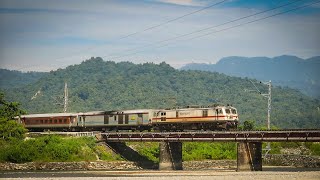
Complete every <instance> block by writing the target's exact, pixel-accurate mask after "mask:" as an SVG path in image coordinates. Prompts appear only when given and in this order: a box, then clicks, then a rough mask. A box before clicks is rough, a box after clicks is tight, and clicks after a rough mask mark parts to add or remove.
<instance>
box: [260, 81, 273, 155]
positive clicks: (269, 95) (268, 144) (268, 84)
mask: <svg viewBox="0 0 320 180" xmlns="http://www.w3.org/2000/svg"><path fill="white" fill-rule="evenodd" d="M260 83H262V82H260ZM263 84H266V85H267V86H268V94H261V95H262V96H264V97H266V98H268V116H267V128H268V130H270V113H271V86H272V85H271V80H270V81H269V82H265V83H263ZM265 150H266V154H265V156H266V155H267V154H268V153H269V152H270V150H271V146H270V142H268V143H267V147H266V149H265Z"/></svg>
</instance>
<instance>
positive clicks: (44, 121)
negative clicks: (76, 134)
mask: <svg viewBox="0 0 320 180" xmlns="http://www.w3.org/2000/svg"><path fill="white" fill-rule="evenodd" d="M77 117H78V115H77V114H72V113H52V114H30V115H22V116H21V117H20V118H18V119H19V121H20V123H22V124H24V126H25V127H26V128H27V129H29V130H31V131H43V130H49V129H50V130H66V131H67V130H68V129H69V128H70V127H71V126H72V125H73V124H75V123H76V121H77Z"/></svg>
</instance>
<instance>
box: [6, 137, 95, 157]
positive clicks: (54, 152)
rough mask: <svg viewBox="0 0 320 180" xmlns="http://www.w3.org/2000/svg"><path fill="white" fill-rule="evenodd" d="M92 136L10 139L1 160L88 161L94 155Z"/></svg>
mask: <svg viewBox="0 0 320 180" xmlns="http://www.w3.org/2000/svg"><path fill="white" fill-rule="evenodd" d="M94 143H95V142H94V139H93V138H91V139H90V138H65V139H63V138H61V137H59V136H51V135H50V136H44V137H39V138H36V139H29V140H25V141H12V142H10V144H7V146H5V147H4V151H2V152H4V153H0V158H1V160H2V161H9V162H14V163H23V162H31V161H41V162H49V161H51V162H52V161H62V162H64V161H83V160H85V161H90V160H95V159H96V156H95V153H94V150H93V147H94V146H92V145H93V144H94Z"/></svg>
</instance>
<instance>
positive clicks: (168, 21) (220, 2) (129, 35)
mask: <svg viewBox="0 0 320 180" xmlns="http://www.w3.org/2000/svg"><path fill="white" fill-rule="evenodd" d="M226 1H228V0H222V1H219V2H217V3H214V4H211V5H209V6H206V7H203V8H201V9H198V10H196V11H192V12H190V13H187V14H184V15H182V16H179V17H176V18H173V19H169V20H167V21H165V22H163V23H160V24H157V25H154V26H150V27H147V28H145V29H142V30H140V31H136V32H134V33H131V34H127V35H124V36H121V37H119V38H116V39H114V40H122V39H126V38H128V37H131V36H134V35H137V34H140V33H143V32H146V31H149V30H152V29H155V28H158V27H161V26H163V25H166V24H169V23H172V22H174V21H177V20H180V19H182V18H185V17H187V16H190V15H193V14H196V13H199V12H201V11H204V10H206V9H209V8H212V7H214V6H217V5H219V4H222V3H224V2H226ZM96 47H97V46H92V47H89V48H86V49H84V50H81V51H78V52H76V53H74V54H71V55H67V56H62V57H59V58H56V59H55V60H54V61H57V60H59V59H64V58H67V57H72V56H75V55H77V54H80V53H83V52H84V51H90V50H92V49H94V48H96ZM31 67H32V66H31ZM25 68H28V67H23V68H20V69H17V70H22V69H25Z"/></svg>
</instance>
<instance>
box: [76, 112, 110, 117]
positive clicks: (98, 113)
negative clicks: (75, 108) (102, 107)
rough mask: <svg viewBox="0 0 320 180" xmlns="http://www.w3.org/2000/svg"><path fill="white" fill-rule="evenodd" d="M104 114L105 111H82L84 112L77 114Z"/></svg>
mask: <svg viewBox="0 0 320 180" xmlns="http://www.w3.org/2000/svg"><path fill="white" fill-rule="evenodd" d="M101 114H105V111H91V112H84V113H78V115H87V116H88V115H101Z"/></svg>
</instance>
